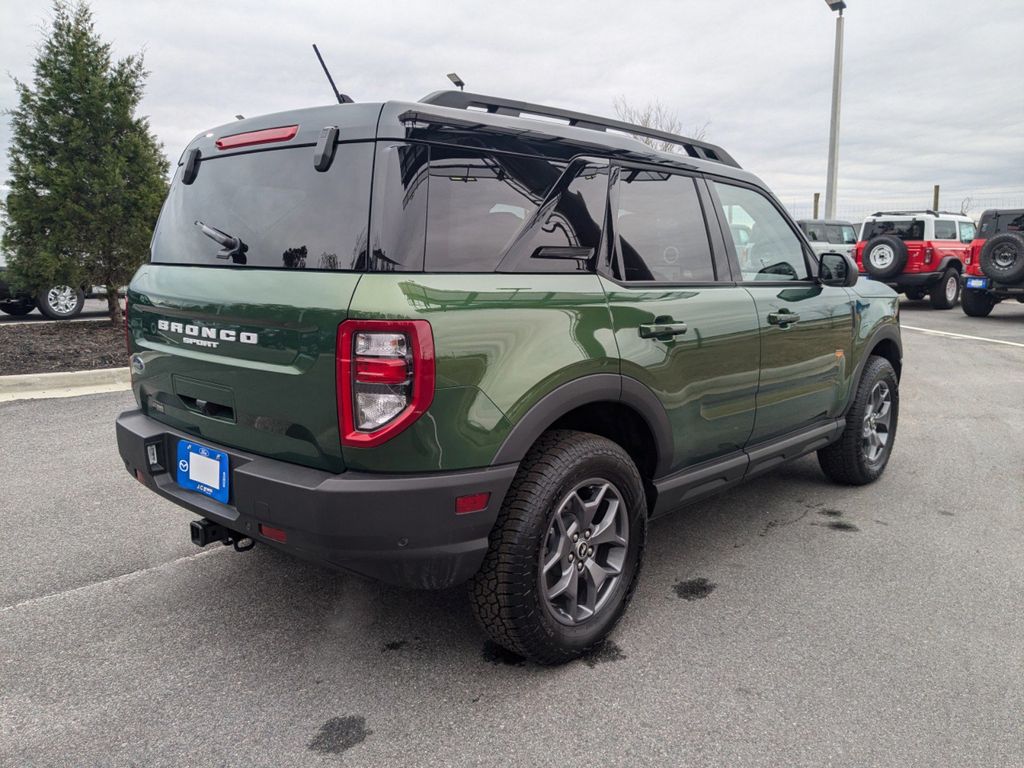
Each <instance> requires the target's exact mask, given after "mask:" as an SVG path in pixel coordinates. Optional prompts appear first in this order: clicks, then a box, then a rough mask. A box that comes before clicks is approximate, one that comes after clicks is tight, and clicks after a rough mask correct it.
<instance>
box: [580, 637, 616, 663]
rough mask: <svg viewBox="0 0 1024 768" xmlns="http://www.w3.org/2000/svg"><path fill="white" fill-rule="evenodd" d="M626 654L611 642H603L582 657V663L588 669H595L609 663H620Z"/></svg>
mask: <svg viewBox="0 0 1024 768" xmlns="http://www.w3.org/2000/svg"><path fill="white" fill-rule="evenodd" d="M624 658H626V654H624V653H623V652H622V649H621V648H619V646H617V645H616V644H615V643H613V642H612V641H611V640H605V641H604V642H603V643H601V644H600V645H599V646H597V648H595V649H594V650H592V651H590V652H589V653H587V654H585V655H584V656H583V661H584V662H586V664H587V666H588V667H591V668H593V667H596V666H597V665H598V664H607V663H608V662H609V661H622V660H623V659H624Z"/></svg>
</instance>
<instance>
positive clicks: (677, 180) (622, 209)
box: [616, 168, 715, 282]
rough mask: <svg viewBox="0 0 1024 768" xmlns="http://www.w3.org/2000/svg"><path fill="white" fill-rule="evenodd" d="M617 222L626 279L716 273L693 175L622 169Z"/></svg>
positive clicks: (689, 278) (688, 278)
mask: <svg viewBox="0 0 1024 768" xmlns="http://www.w3.org/2000/svg"><path fill="white" fill-rule="evenodd" d="M618 192H619V194H618V200H619V207H618V211H617V213H616V222H617V224H616V228H617V232H618V237H619V243H618V244H619V255H620V258H621V260H622V269H623V273H624V275H625V279H626V280H660V281H662V282H696V281H710V280H714V279H715V271H714V267H713V266H712V264H711V246H710V245H709V243H708V232H707V227H706V226H705V223H704V213H703V211H702V209H701V206H700V198H699V197H698V196H697V187H696V185H695V183H694V180H693V179H692V178H690V177H689V176H679V175H676V174H671V173H663V172H660V171H641V170H637V169H634V168H621V169H620V170H619V186H618Z"/></svg>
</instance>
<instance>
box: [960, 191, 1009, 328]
mask: <svg viewBox="0 0 1024 768" xmlns="http://www.w3.org/2000/svg"><path fill="white" fill-rule="evenodd" d="M978 224H979V226H978V235H977V237H976V238H975V239H974V242H972V243H971V251H970V254H968V256H967V259H966V261H965V265H964V277H963V286H964V292H963V309H964V312H965V313H966V314H968V315H970V316H971V317H987V316H988V315H989V314H990V313H991V312H992V309H993V307H995V305H996V304H998V303H999V302H1000V301H1003V300H1004V299H1016V300H1017V301H1019V302H1021V303H1024V209H1022V208H1015V209H992V210H988V211H985V212H984V213H983V214H981V219H980V220H979V222H978Z"/></svg>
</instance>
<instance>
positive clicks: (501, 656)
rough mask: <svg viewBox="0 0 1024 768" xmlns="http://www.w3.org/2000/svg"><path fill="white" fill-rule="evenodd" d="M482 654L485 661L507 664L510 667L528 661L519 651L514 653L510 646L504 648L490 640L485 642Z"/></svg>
mask: <svg viewBox="0 0 1024 768" xmlns="http://www.w3.org/2000/svg"><path fill="white" fill-rule="evenodd" d="M481 656H483V660H484V661H489V662H490V663H491V664H505V665H506V666H509V667H518V666H521V665H522V664H524V663H525V662H526V659H524V658H523V657H522V656H520V655H519V654H518V653H513V652H512V651H510V650H509V649H508V648H503V647H502V646H500V645H498V644H497V643H494V642H491V641H490V640H488V641H487V642H486V643H484V648H483V651H482V652H481Z"/></svg>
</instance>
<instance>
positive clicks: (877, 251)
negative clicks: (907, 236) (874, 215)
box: [862, 235, 907, 280]
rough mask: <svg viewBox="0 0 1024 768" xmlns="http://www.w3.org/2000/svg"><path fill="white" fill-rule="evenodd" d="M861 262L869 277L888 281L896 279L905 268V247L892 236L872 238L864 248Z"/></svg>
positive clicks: (904, 244)
mask: <svg viewBox="0 0 1024 768" xmlns="http://www.w3.org/2000/svg"><path fill="white" fill-rule="evenodd" d="M862 261H863V262H864V269H866V270H867V272H868V274H869V275H871V276H872V277H877V278H878V279H879V280H888V279H889V278H890V277H896V275H898V274H899V273H900V272H902V271H903V267H904V266H906V263H907V245H906V243H904V242H903V241H902V240H900V239H899V238H898V237H893V236H892V235H879V236H878V237H873V238H871V240H869V241H868V244H867V245H866V246H865V247H864V255H863V256H862Z"/></svg>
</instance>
